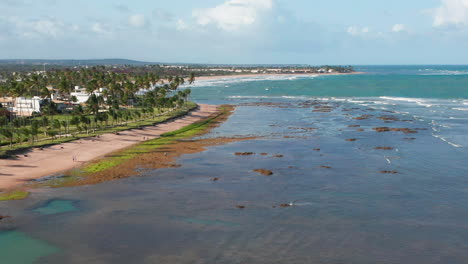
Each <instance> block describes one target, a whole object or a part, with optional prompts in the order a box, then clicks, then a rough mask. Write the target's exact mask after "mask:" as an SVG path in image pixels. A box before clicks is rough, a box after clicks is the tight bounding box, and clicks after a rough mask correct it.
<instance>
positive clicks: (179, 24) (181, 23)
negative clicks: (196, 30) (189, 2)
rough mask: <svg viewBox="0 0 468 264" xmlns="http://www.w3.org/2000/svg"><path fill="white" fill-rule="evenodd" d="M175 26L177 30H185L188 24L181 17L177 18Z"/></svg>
mask: <svg viewBox="0 0 468 264" xmlns="http://www.w3.org/2000/svg"><path fill="white" fill-rule="evenodd" d="M176 28H177V30H185V29H187V28H188V25H187V23H185V22H184V21H183V20H182V19H179V20H177V24H176Z"/></svg>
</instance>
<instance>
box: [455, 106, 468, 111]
mask: <svg viewBox="0 0 468 264" xmlns="http://www.w3.org/2000/svg"><path fill="white" fill-rule="evenodd" d="M452 109H453V110H458V111H468V107H457V108H452Z"/></svg>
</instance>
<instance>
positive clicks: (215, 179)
mask: <svg viewBox="0 0 468 264" xmlns="http://www.w3.org/2000/svg"><path fill="white" fill-rule="evenodd" d="M211 181H214V182H215V181H219V178H213V179H211Z"/></svg>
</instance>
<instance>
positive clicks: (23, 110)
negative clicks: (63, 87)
mask: <svg viewBox="0 0 468 264" xmlns="http://www.w3.org/2000/svg"><path fill="white" fill-rule="evenodd" d="M43 101H44V99H42V98H40V97H38V96H34V97H33V98H25V97H18V98H16V99H15V101H14V106H13V108H12V112H14V113H15V114H16V115H17V116H32V115H33V113H40V112H41V104H42V103H43Z"/></svg>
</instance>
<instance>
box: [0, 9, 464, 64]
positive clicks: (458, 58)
mask: <svg viewBox="0 0 468 264" xmlns="http://www.w3.org/2000/svg"><path fill="white" fill-rule="evenodd" d="M467 47H468V0H411V1H408V0H393V1H384V0H353V1H349V0H327V1H323V0H321V1H315V0H201V1H194V0H171V1H161V0H132V1H125V0H120V1H119V0H99V1H96V0H80V1H76V0H0V58H3V59H13V58H20V59H27V58H35V59H67V58H73V59H87V58H93V59H95V58H128V59H136V60H143V61H157V62H191V63H305V64H468V52H466V48H467Z"/></svg>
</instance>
